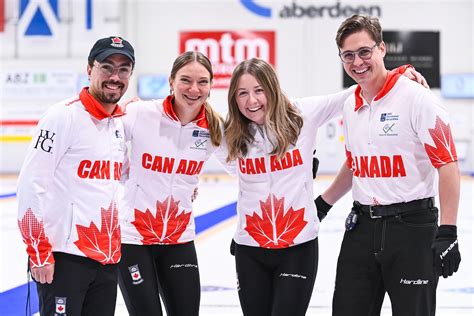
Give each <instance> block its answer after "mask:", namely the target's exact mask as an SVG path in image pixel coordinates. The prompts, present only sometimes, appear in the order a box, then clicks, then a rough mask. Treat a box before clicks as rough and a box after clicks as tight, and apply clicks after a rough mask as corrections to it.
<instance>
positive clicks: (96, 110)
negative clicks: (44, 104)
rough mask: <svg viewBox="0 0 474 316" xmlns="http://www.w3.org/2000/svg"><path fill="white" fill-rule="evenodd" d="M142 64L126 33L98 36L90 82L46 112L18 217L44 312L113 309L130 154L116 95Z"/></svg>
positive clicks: (22, 182) (24, 172)
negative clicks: (122, 184)
mask: <svg viewBox="0 0 474 316" xmlns="http://www.w3.org/2000/svg"><path fill="white" fill-rule="evenodd" d="M134 64H135V56H134V50H133V47H132V46H131V45H130V43H129V42H127V41H126V40H124V39H123V38H121V37H116V36H111V37H107V38H103V39H100V40H98V41H97V42H96V43H95V44H94V46H93V47H92V49H91V51H90V54H89V59H88V66H87V74H88V76H89V81H90V86H89V87H86V88H84V89H83V90H82V91H81V92H80V93H79V95H77V96H74V97H72V98H69V99H67V100H65V101H62V102H60V103H58V104H56V105H54V106H52V107H51V108H49V109H48V111H47V112H46V113H45V114H44V116H43V117H42V118H41V119H40V121H39V123H38V126H37V128H36V130H35V133H34V136H33V141H32V143H31V145H30V147H29V149H28V152H27V155H26V158H25V161H24V163H23V166H22V169H21V172H20V176H19V182H18V192H17V194H18V224H19V228H20V231H21V234H22V237H23V241H24V242H25V244H26V245H27V253H28V256H29V265H30V269H31V275H32V277H33V279H34V280H35V281H36V284H37V290H38V296H39V302H40V314H41V315H57V314H61V315H62V314H64V315H114V311H115V301H116V296H117V263H118V261H119V260H120V256H121V250H120V245H121V243H120V228H119V224H118V214H117V206H116V202H117V188H118V184H119V180H120V176H121V170H122V163H123V160H124V153H125V143H124V139H123V135H124V132H123V125H122V122H121V119H120V116H122V115H123V112H122V111H121V109H120V107H119V106H118V105H117V102H118V101H119V100H120V98H121V97H122V96H123V94H124V93H125V91H126V90H127V87H128V83H129V79H130V75H131V74H132V69H133V67H134Z"/></svg>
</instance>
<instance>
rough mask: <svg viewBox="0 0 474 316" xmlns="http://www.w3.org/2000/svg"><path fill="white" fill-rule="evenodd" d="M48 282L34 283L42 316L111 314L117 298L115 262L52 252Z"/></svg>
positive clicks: (102, 315)
mask: <svg viewBox="0 0 474 316" xmlns="http://www.w3.org/2000/svg"><path fill="white" fill-rule="evenodd" d="M54 259H55V264H54V278H53V282H52V283H51V284H41V283H38V282H36V287H37V290H38V297H39V305H40V315H41V316H53V315H54V316H56V315H58V316H61V315H67V316H79V315H91V316H96V315H101V316H108V315H110V316H113V315H114V312H115V301H116V298H117V265H116V264H108V265H102V264H101V263H99V262H97V261H95V260H92V259H89V258H86V257H81V256H75V255H70V254H66V253H62V252H54Z"/></svg>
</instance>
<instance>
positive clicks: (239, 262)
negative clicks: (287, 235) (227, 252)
mask: <svg viewBox="0 0 474 316" xmlns="http://www.w3.org/2000/svg"><path fill="white" fill-rule="evenodd" d="M235 262H236V267H237V280H238V291H239V299H240V305H241V307H242V311H243V313H244V315H245V316H270V315H272V316H278V315H281V316H288V315H291V316H298V315H305V313H306V310H307V309H308V305H309V301H310V299H311V294H312V292H313V286H314V281H315V279H316V271H317V269H318V240H317V239H315V240H312V241H309V242H306V243H303V244H300V245H297V246H294V247H289V248H284V249H266V248H260V247H249V246H243V245H238V244H236V245H235Z"/></svg>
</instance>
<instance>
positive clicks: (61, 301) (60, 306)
mask: <svg viewBox="0 0 474 316" xmlns="http://www.w3.org/2000/svg"><path fill="white" fill-rule="evenodd" d="M55 302H56V315H66V297H57V296H56V297H55Z"/></svg>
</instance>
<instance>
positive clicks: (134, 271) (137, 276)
mask: <svg viewBox="0 0 474 316" xmlns="http://www.w3.org/2000/svg"><path fill="white" fill-rule="evenodd" d="M128 271H130V276H131V277H132V283H133V284H135V285H136V284H140V283H142V282H143V279H142V275H141V273H140V269H139V268H138V264H135V265H133V266H130V267H128Z"/></svg>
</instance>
